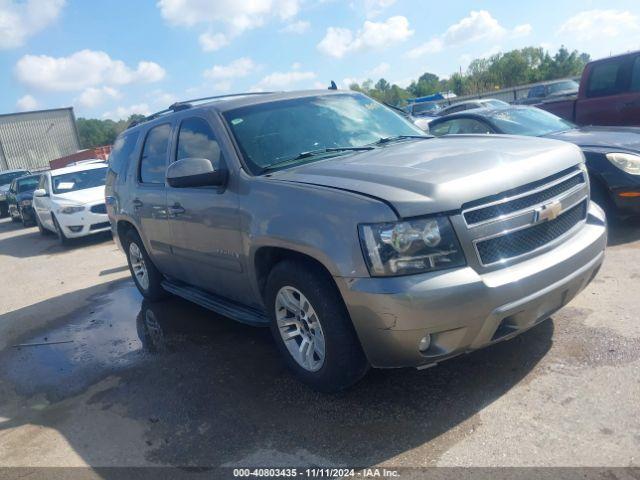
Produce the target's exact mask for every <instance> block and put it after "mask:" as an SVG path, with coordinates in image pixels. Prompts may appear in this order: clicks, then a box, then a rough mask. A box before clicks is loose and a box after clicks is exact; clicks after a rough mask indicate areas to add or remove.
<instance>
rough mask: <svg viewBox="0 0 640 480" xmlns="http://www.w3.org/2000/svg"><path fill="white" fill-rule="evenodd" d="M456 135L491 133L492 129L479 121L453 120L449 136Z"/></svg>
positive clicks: (467, 119) (469, 119) (468, 119)
mask: <svg viewBox="0 0 640 480" xmlns="http://www.w3.org/2000/svg"><path fill="white" fill-rule="evenodd" d="M456 133H491V129H490V128H489V127H488V126H487V125H485V124H484V123H482V122H479V121H478V120H473V119H471V118H459V119H456V120H451V123H450V125H449V134H456Z"/></svg>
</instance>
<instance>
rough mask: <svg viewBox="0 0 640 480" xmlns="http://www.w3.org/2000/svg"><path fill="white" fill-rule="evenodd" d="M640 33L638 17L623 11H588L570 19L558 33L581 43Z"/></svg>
mask: <svg viewBox="0 0 640 480" xmlns="http://www.w3.org/2000/svg"><path fill="white" fill-rule="evenodd" d="M639 31H640V20H639V18H638V16H637V15H634V14H632V13H631V12H629V11H621V10H586V11H584V12H580V13H578V14H576V15H574V16H573V17H571V18H569V19H568V20H567V21H566V22H564V23H563V24H562V26H561V27H560V29H559V31H558V33H559V34H566V35H569V36H571V37H572V38H574V39H577V40H580V41H586V40H595V39H602V38H603V37H604V38H613V37H624V36H626V35H628V34H632V33H638V32H639Z"/></svg>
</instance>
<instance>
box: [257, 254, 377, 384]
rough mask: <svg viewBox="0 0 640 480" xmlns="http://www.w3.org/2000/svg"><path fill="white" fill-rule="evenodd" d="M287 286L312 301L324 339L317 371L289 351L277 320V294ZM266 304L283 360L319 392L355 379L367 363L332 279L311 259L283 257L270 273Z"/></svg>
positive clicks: (357, 379) (355, 380)
mask: <svg viewBox="0 0 640 480" xmlns="http://www.w3.org/2000/svg"><path fill="white" fill-rule="evenodd" d="M286 286H290V287H293V288H295V289H297V290H299V291H300V292H301V293H302V294H303V295H304V296H305V297H306V298H307V300H308V301H309V302H310V303H311V305H312V307H313V309H314V310H315V312H316V314H317V316H318V320H319V322H320V325H321V328H322V332H323V334H324V341H325V357H324V363H323V364H322V366H321V367H320V368H319V369H318V370H317V371H310V370H308V369H306V368H304V367H302V366H301V365H300V364H299V363H298V362H297V361H296V360H295V359H294V358H293V357H292V355H291V354H290V353H289V350H288V349H287V346H286V345H285V342H284V340H283V338H282V336H281V334H280V331H279V328H278V324H277V319H276V297H277V295H278V292H279V291H280V290H281V289H282V288H283V287H286ZM265 305H266V307H267V310H268V314H269V316H270V318H271V332H272V334H273V337H274V339H275V342H276V345H277V346H278V350H280V353H281V354H282V356H283V358H284V360H285V363H286V364H287V365H288V367H289V368H290V369H291V370H292V371H293V372H294V374H295V375H296V377H298V379H300V380H301V381H302V382H303V383H305V384H307V385H309V386H310V387H312V388H314V389H315V390H318V391H321V392H337V391H340V390H344V389H346V388H348V387H350V386H352V385H354V384H355V383H356V382H358V381H359V380H360V379H361V378H362V377H363V376H364V375H365V374H366V373H367V370H368V369H369V362H368V361H367V358H366V356H365V354H364V352H363V351H362V347H361V345H360V342H359V340H358V337H357V335H356V332H355V330H354V328H353V324H352V323H351V318H350V317H349V313H348V311H347V308H346V307H345V305H344V302H343V300H342V297H341V295H340V292H339V291H338V289H337V287H336V286H335V284H334V282H333V279H332V278H331V277H330V276H329V274H327V273H326V272H325V271H324V270H323V269H322V268H320V267H318V266H316V265H315V264H313V263H312V262H304V261H293V260H284V261H282V262H280V263H278V264H277V265H276V266H275V267H274V268H273V269H272V270H271V272H270V273H269V277H268V279H267V285H266V290H265Z"/></svg>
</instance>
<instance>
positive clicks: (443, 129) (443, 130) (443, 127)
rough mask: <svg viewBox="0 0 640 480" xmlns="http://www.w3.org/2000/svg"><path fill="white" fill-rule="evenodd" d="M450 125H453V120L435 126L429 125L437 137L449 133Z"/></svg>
mask: <svg viewBox="0 0 640 480" xmlns="http://www.w3.org/2000/svg"><path fill="white" fill-rule="evenodd" d="M449 125H451V121H448V122H442V123H439V124H437V125H433V126H432V125H429V133H430V134H431V135H435V136H436V137H440V136H442V135H446V134H447V133H449Z"/></svg>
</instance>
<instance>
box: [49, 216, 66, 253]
mask: <svg viewBox="0 0 640 480" xmlns="http://www.w3.org/2000/svg"><path fill="white" fill-rule="evenodd" d="M51 218H53V226H54V227H55V229H56V233H57V234H58V241H59V242H60V245H62V246H63V247H66V246H68V245H69V244H70V243H71V239H70V238H68V237H67V236H66V235H65V234H64V231H63V230H62V227H61V226H60V224H59V223H58V220H57V219H56V217H54V216H53V214H52V215H51Z"/></svg>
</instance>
